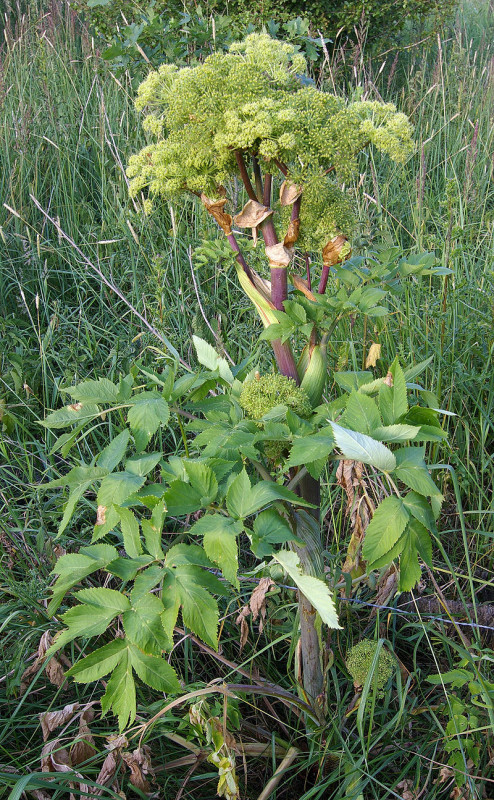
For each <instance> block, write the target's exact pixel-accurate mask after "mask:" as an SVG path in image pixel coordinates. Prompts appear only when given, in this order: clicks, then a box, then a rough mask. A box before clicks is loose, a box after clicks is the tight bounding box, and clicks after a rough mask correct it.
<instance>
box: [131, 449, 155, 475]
mask: <svg viewBox="0 0 494 800" xmlns="http://www.w3.org/2000/svg"><path fill="white" fill-rule="evenodd" d="M162 456H163V453H146V454H145V455H144V456H135V457H134V458H129V459H127V461H126V462H125V469H126V470H127V472H132V474H133V475H140V476H141V477H144V476H145V475H147V474H148V472H151V470H152V469H154V468H155V466H156V465H157V464H158V463H159V461H160V459H161V458H162Z"/></svg>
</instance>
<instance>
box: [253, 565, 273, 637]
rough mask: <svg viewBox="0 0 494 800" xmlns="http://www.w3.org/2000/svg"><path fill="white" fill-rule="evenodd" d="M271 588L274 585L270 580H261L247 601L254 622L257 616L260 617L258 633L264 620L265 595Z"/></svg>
mask: <svg viewBox="0 0 494 800" xmlns="http://www.w3.org/2000/svg"><path fill="white" fill-rule="evenodd" d="M272 586H276V584H275V582H274V581H273V580H271V578H261V580H260V581H259V583H258V584H257V586H256V588H255V589H254V591H253V592H252V595H251V598H250V600H249V605H250V608H251V611H252V619H253V620H254V622H255V621H256V619H257V618H258V617H259V616H260V617H261V619H260V622H259V630H260V631H262V622H263V620H265V619H266V595H267V593H268V592H269V590H270V589H271V587H272Z"/></svg>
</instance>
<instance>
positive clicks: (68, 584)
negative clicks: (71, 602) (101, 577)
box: [47, 544, 117, 616]
mask: <svg viewBox="0 0 494 800" xmlns="http://www.w3.org/2000/svg"><path fill="white" fill-rule="evenodd" d="M116 557H117V551H116V549H115V547H112V546H111V545H109V544H100V545H94V546H92V547H91V546H90V547H85V548H81V550H80V551H79V553H67V554H66V555H64V556H61V557H60V558H59V559H58V561H57V563H56V564H55V567H54V569H53V572H54V573H55V574H56V575H59V578H58V579H57V581H56V583H55V585H54V586H53V590H52V592H53V595H52V599H51V601H50V603H49V605H48V609H47V611H48V614H49V615H50V616H51V615H52V614H55V612H56V611H57V609H58V607H59V605H60V603H61V602H62V599H63V597H64V595H65V594H66V593H67V592H68V591H69V589H71V588H72V587H73V586H75V584H76V583H79V582H80V581H81V580H82V579H83V578H86V577H87V576H88V575H91V573H93V572H96V570H98V569H103V568H104V567H106V566H107V565H108V564H110V562H112V561H113V560H114V559H115V558H116Z"/></svg>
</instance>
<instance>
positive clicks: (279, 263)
mask: <svg viewBox="0 0 494 800" xmlns="http://www.w3.org/2000/svg"><path fill="white" fill-rule="evenodd" d="M265 250H266V256H267V258H268V261H269V265H270V266H271V267H288V265H289V264H290V262H291V260H292V258H293V255H294V253H293V250H292V248H290V247H285V245H284V244H283V242H279V244H272V245H270V246H269V247H266V248H265Z"/></svg>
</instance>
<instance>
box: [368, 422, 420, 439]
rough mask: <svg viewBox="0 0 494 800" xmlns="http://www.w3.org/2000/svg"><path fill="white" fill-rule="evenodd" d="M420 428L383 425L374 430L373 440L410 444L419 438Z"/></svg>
mask: <svg viewBox="0 0 494 800" xmlns="http://www.w3.org/2000/svg"><path fill="white" fill-rule="evenodd" d="M419 431H420V428H418V427H417V426H415V425H403V424H399V425H383V426H380V427H378V428H374V430H373V431H371V433H372V438H373V439H377V440H378V441H379V442H408V441H411V440H412V439H413V438H414V437H416V436H417V434H418V432H419Z"/></svg>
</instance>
